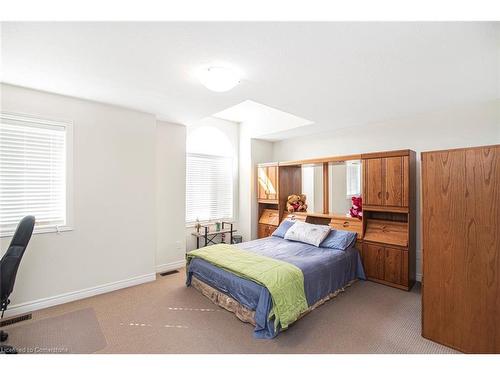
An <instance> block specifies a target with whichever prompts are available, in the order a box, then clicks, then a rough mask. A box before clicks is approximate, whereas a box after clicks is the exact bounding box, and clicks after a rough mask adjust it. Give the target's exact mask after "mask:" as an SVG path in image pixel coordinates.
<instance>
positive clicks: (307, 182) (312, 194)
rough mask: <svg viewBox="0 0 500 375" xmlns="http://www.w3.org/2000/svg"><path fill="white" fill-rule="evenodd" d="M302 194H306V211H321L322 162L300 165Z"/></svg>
mask: <svg viewBox="0 0 500 375" xmlns="http://www.w3.org/2000/svg"><path fill="white" fill-rule="evenodd" d="M301 168H302V194H305V195H306V204H307V212H314V213H321V212H323V164H304V165H302V167H301Z"/></svg>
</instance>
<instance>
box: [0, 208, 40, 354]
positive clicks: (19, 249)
mask: <svg viewBox="0 0 500 375" xmlns="http://www.w3.org/2000/svg"><path fill="white" fill-rule="evenodd" d="M34 227H35V218H34V217H33V216H26V217H24V218H23V219H22V220H21V221H20V222H19V224H18V225H17V229H16V232H15V233H14V237H12V241H10V245H9V248H8V249H7V252H6V253H5V255H4V256H3V257H2V259H1V260H0V310H1V311H2V316H1V317H2V318H3V314H4V312H5V310H6V309H7V305H8V304H9V303H10V300H9V296H10V294H11V293H12V290H13V289H14V282H15V281H16V274H17V269H18V268H19V264H20V263H21V258H22V257H23V254H24V251H25V250H26V247H27V246H28V242H29V241H30V238H31V234H32V233H33V228H34ZM8 337H9V335H8V334H7V333H6V332H4V331H0V341H1V342H4V341H6V340H7V338H8ZM0 353H7V354H15V353H17V351H16V350H15V349H14V348H13V347H12V346H9V345H0Z"/></svg>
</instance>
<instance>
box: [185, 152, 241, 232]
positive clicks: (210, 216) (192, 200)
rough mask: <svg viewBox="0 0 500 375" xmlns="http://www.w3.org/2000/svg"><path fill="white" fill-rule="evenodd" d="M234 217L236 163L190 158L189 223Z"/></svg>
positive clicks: (188, 185) (225, 159)
mask: <svg viewBox="0 0 500 375" xmlns="http://www.w3.org/2000/svg"><path fill="white" fill-rule="evenodd" d="M232 217H233V160H232V158H228V157H221V156H214V155H201V154H187V159H186V222H187V223H193V222H195V221H196V219H198V220H200V221H209V220H219V219H231V218H232Z"/></svg>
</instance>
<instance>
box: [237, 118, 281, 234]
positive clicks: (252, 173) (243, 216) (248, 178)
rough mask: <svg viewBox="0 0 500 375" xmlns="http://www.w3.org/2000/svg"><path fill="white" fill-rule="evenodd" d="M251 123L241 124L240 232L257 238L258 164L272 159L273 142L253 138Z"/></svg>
mask: <svg viewBox="0 0 500 375" xmlns="http://www.w3.org/2000/svg"><path fill="white" fill-rule="evenodd" d="M251 126H252V125H251V124H244V123H242V124H240V164H239V165H240V178H239V189H240V190H239V212H240V214H239V234H241V235H242V236H243V241H250V240H253V239H256V238H257V220H258V217H257V216H258V205H257V164H258V163H265V162H269V161H272V158H273V144H272V143H271V142H267V141H262V140H258V139H252V138H251V133H252V131H251Z"/></svg>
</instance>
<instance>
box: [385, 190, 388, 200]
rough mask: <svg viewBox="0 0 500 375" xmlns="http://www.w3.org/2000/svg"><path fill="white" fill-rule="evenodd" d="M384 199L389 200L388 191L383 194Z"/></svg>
mask: <svg viewBox="0 0 500 375" xmlns="http://www.w3.org/2000/svg"><path fill="white" fill-rule="evenodd" d="M385 199H389V192H388V191H386V192H385Z"/></svg>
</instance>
